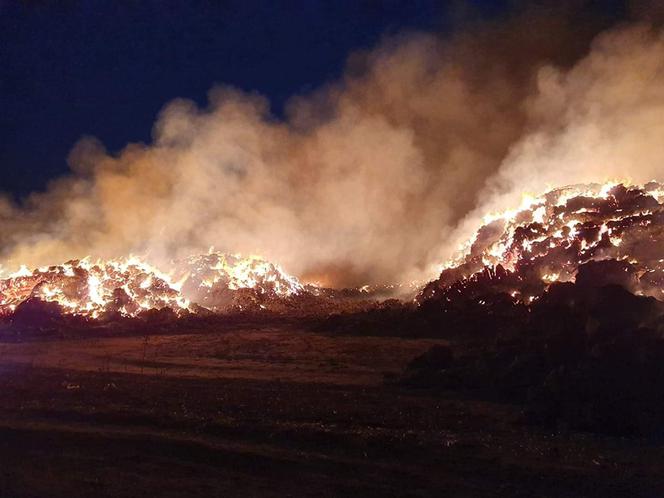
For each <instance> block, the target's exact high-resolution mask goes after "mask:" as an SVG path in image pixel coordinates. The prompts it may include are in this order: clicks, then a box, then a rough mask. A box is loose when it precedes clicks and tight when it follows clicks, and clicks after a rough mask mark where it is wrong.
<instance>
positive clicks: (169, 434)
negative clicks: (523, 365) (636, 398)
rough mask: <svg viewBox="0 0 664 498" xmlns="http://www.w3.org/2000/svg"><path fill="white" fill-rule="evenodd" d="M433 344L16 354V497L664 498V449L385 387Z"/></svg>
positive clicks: (51, 349) (282, 337)
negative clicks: (544, 426)
mask: <svg viewBox="0 0 664 498" xmlns="http://www.w3.org/2000/svg"><path fill="white" fill-rule="evenodd" d="M435 343H437V341H433V340H405V339H398V338H361V337H345V336H341V337H333V336H326V335H320V334H314V333H311V332H308V331H304V330H298V329H297V328H296V327H277V328H265V329H244V330H230V331H228V330H227V331H218V332H209V333H198V334H178V335H154V336H151V335H147V336H141V337H120V338H91V339H85V340H67V341H63V340H53V341H47V340H40V341H36V342H24V343H5V344H0V393H2V395H1V396H0V496H12V497H13V496H16V497H25V496H56V497H59V496H63V497H64V496H75V497H77V496H152V497H162V496H205V497H210V496H225V497H228V496H294V497H300V496H523V497H526V496H527V497H531V496H545V497H546V496H549V497H581V496H602V497H607V496H642V497H656V496H664V447H663V446H662V443H661V442H653V441H642V440H635V439H619V438H604V437H599V436H591V435H587V434H564V435H556V434H551V433H547V432H544V431H542V430H538V429H536V428H533V427H528V426H526V425H525V424H524V423H523V421H522V416H521V414H520V412H519V409H518V408H517V407H514V406H510V405H501V404H493V403H488V402H486V401H480V400H476V399H459V397H458V396H456V397H455V396H451V395H450V396H445V395H443V396H441V395H440V394H438V395H434V394H433V393H430V392H425V391H415V390H408V389H404V388H400V387H397V386H394V385H391V384H390V383H389V382H387V383H386V382H385V379H386V378H387V379H389V378H390V377H391V376H392V375H395V374H398V373H399V372H400V371H401V369H402V368H403V367H404V365H405V364H406V363H407V362H408V361H409V360H410V359H411V358H413V357H414V356H416V355H417V354H419V353H421V352H423V351H425V350H427V349H428V348H429V347H430V346H431V345H432V344H435Z"/></svg>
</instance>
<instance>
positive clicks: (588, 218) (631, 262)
mask: <svg viewBox="0 0 664 498" xmlns="http://www.w3.org/2000/svg"><path fill="white" fill-rule="evenodd" d="M485 222H486V224H485V225H484V226H483V227H482V228H480V229H479V230H478V232H477V233H476V235H475V237H474V239H473V240H472V241H471V242H470V243H469V244H468V245H467V248H466V251H465V254H464V255H463V256H462V257H460V258H458V259H457V260H455V261H453V262H451V263H449V264H448V265H446V269H444V270H443V271H442V273H441V275H440V277H439V278H438V279H437V280H435V281H434V282H431V283H430V284H429V285H427V286H426V287H425V288H424V290H423V291H422V292H421V293H420V295H419V297H418V300H419V301H420V302H423V301H426V300H430V299H435V300H446V301H451V300H453V299H455V298H456V297H458V296H464V297H465V298H479V299H481V298H482V296H484V295H486V294H497V293H504V294H506V295H509V296H510V297H511V298H512V300H513V301H514V302H519V303H524V304H530V303H532V302H533V301H534V300H536V299H539V298H540V297H541V296H542V295H543V293H544V292H545V291H546V290H547V289H548V288H549V287H550V286H551V284H553V283H555V282H575V281H576V282H577V283H579V284H581V285H596V286H601V285H606V284H619V285H621V286H623V287H625V288H626V289H628V290H629V291H631V292H633V293H635V294H640V295H648V296H653V297H656V298H659V299H661V298H662V297H664V285H662V284H664V259H662V249H664V186H662V185H660V184H659V183H656V182H650V183H648V184H646V185H645V186H642V187H630V186H625V185H622V184H611V183H609V184H605V185H580V186H572V187H565V188H560V189H556V190H553V191H551V192H549V193H547V194H545V195H543V196H542V197H539V198H531V199H527V200H526V201H524V204H523V205H522V207H521V208H520V209H517V210H514V211H510V212H507V213H503V214H500V215H496V216H489V217H486V218H485Z"/></svg>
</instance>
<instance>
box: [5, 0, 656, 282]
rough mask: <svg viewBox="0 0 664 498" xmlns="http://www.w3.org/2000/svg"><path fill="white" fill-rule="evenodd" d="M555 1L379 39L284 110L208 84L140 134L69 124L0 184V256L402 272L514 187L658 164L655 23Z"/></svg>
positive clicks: (371, 276)
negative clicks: (65, 145) (58, 166)
mask: <svg viewBox="0 0 664 498" xmlns="http://www.w3.org/2000/svg"><path fill="white" fill-rule="evenodd" d="M574 15H575V11H573V10H568V11H562V12H560V11H558V12H555V13H552V12H546V11H544V12H541V11H540V12H537V13H532V12H527V13H522V14H521V15H519V16H517V17H515V18H512V19H509V20H504V21H501V22H496V23H493V24H483V25H477V26H473V27H472V28H468V29H465V30H464V31H463V32H461V33H459V34H456V35H448V36H439V35H433V34H423V33H409V34H402V35H399V36H396V37H392V38H389V39H385V40H383V41H382V42H381V43H380V44H379V45H378V46H377V47H375V48H374V49H373V50H370V51H366V52H362V53H356V54H352V55H351V56H350V57H349V60H348V65H347V70H346V72H345V74H344V76H343V77H342V78H341V80H340V81H337V82H333V83H330V84H329V85H326V86H325V87H324V88H321V89H319V90H318V91H316V92H314V93H313V94H311V95H304V96H295V97H293V98H292V99H291V101H290V102H289V104H288V106H287V112H286V118H284V119H278V118H276V117H275V116H274V115H272V114H271V112H270V108H269V102H268V101H267V100H266V99H265V98H264V97H262V96H260V95H256V94H248V93H244V92H241V91H239V90H237V89H233V88H229V87H226V86H216V87H214V88H213V89H212V90H211V91H210V94H209V103H208V104H207V106H206V107H204V108H199V107H197V106H196V105H195V104H194V103H193V102H190V101H187V100H176V101H173V102H170V103H168V104H167V105H166V106H165V107H164V109H163V110H162V111H161V113H160V115H159V117H158V119H157V121H156V123H155V125H154V130H153V141H152V143H150V144H148V145H145V144H130V145H128V146H127V147H126V148H125V149H124V150H123V151H121V152H120V153H118V154H109V153H107V152H106V151H105V149H104V147H103V145H102V144H101V143H100V142H99V141H97V140H96V139H94V138H83V139H81V141H80V142H79V143H78V144H76V145H75V146H74V148H73V150H72V151H71V153H70V157H69V163H70V165H71V169H72V172H71V174H70V175H69V176H67V177H65V178H61V179H58V180H56V181H54V182H53V183H52V185H51V186H50V187H49V189H48V190H47V191H46V192H43V193H35V194H33V195H31V196H30V197H29V198H28V199H26V200H25V201H24V202H22V203H20V204H16V203H14V202H13V201H11V200H10V198H9V197H6V198H0V248H1V249H2V261H3V262H4V264H5V266H6V267H7V268H12V267H15V266H17V265H18V264H27V265H29V266H32V265H42V264H52V263H57V262H61V261H65V260H68V259H71V258H75V257H82V256H85V255H88V254H90V255H93V256H96V257H117V256H123V255H127V254H129V253H133V254H141V255H146V256H147V257H148V258H149V259H150V260H152V261H153V262H156V263H159V262H164V261H168V260H171V259H177V258H181V257H184V256H188V255H191V254H196V253H201V252H205V251H207V249H208V248H209V247H210V246H214V247H215V248H216V249H217V250H221V251H226V252H231V253H236V252H237V253H244V254H259V255H262V256H264V257H265V258H267V259H269V260H273V261H275V262H278V263H279V264H281V265H282V266H283V267H284V268H285V269H286V270H287V271H288V272H290V273H293V274H295V275H297V276H300V277H303V278H304V279H305V280H307V279H308V280H317V281H319V282H321V283H323V284H327V285H336V286H340V285H358V284H364V283H372V282H373V283H376V282H390V281H392V282H394V281H405V280H410V279H418V278H426V277H433V276H435V268H436V267H437V265H438V264H440V263H441V262H442V261H444V260H445V259H446V258H448V257H450V256H451V255H452V254H453V253H454V251H455V250H456V247H457V245H458V243H459V242H460V241H462V240H463V239H464V238H465V237H469V236H470V235H471V233H472V231H473V230H475V229H476V228H477V226H478V223H479V220H480V219H481V216H482V215H484V214H486V211H494V210H500V209H504V208H508V207H514V206H515V205H518V204H519V201H520V196H521V195H522V193H524V192H529V193H532V194H538V193H541V192H542V191H544V190H546V189H548V188H549V187H555V186H559V185H566V184H573V183H578V182H590V181H605V180H607V179H610V178H617V179H630V180H632V181H634V182H642V181H647V180H650V179H654V178H655V179H663V178H662V177H663V176H664V175H663V173H664V162H663V159H664V121H662V119H661V116H663V115H664V33H662V32H661V31H660V30H659V29H656V28H653V27H651V26H649V25H646V24H639V25H631V26H620V27H613V28H610V29H604V30H603V31H602V32H599V33H598V31H600V29H599V28H598V24H597V23H594V22H590V21H587V22H585V21H584V22H583V23H581V24H579V23H580V21H578V19H576V21H573V18H574ZM600 27H602V28H603V26H600Z"/></svg>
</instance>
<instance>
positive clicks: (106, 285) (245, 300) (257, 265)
mask: <svg viewBox="0 0 664 498" xmlns="http://www.w3.org/2000/svg"><path fill="white" fill-rule="evenodd" d="M303 290H304V287H303V286H302V285H301V284H300V283H299V282H298V281H297V279H295V278H294V277H291V276H290V275H287V274H286V273H284V271H283V270H281V268H279V267H278V266H276V265H274V264H272V263H269V262H267V261H264V260H262V259H260V258H258V257H249V258H241V257H239V256H233V255H225V254H220V253H216V252H210V253H208V254H206V255H202V256H195V257H191V258H188V259H186V260H184V261H179V262H175V263H173V265H172V267H171V268H169V271H168V272H163V271H161V270H160V269H158V268H156V267H155V266H152V265H150V264H148V263H146V262H145V261H142V260H141V259H139V258H136V257H131V258H128V259H122V260H107V261H101V260H100V261H96V262H93V261H91V260H89V259H83V260H74V261H69V262H67V263H64V264H61V265H55V266H48V267H43V268H39V269H35V270H28V269H27V268H25V267H22V268H21V269H20V270H19V271H18V272H16V273H14V274H12V275H9V276H8V277H7V278H5V279H3V280H0V314H2V315H9V314H11V313H13V312H14V311H15V310H16V309H17V307H18V306H20V305H21V303H25V302H27V301H29V300H39V301H41V302H47V303H56V304H57V305H58V306H60V307H61V311H62V312H63V313H67V314H72V315H80V316H85V317H91V318H103V317H107V316H110V317H112V316H130V317H134V316H138V315H139V314H141V313H142V312H144V311H147V310H154V309H157V310H159V309H164V308H169V309H171V310H172V311H174V312H176V313H177V314H182V313H186V312H189V311H195V310H198V309H201V308H207V309H209V310H211V311H222V310H228V309H230V308H232V307H236V308H239V309H242V308H244V307H247V306H250V305H255V306H259V307H261V308H265V307H266V304H265V303H268V302H269V301H274V300H279V299H285V298H288V297H290V296H293V295H296V294H298V293H301V292H303Z"/></svg>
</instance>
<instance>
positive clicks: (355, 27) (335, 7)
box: [0, 0, 508, 197]
mask: <svg viewBox="0 0 664 498" xmlns="http://www.w3.org/2000/svg"><path fill="white" fill-rule="evenodd" d="M507 3H508V2H491V1H481V2H480V1H476V2H471V3H470V4H471V5H470V6H468V5H466V7H465V8H464V9H461V10H462V11H463V14H461V15H460V9H458V8H455V9H450V8H449V7H446V6H448V5H450V4H453V2H437V1H434V0H403V1H402V0H388V1H375V0H350V1H320V0H292V1H287V2H275V1H273V0H269V1H247V0H233V1H224V2H212V1H194V0H189V1H186V2H172V1H165V0H161V1H143V2H138V1H131V2H130V1H92V0H89V1H64V0H63V1H58V2H12V1H3V0H0V137H2V138H1V140H0V167H1V168H2V170H3V176H2V178H3V180H2V183H1V184H0V190H2V191H5V192H11V193H13V194H15V195H16V196H18V197H20V196H23V195H25V194H26V193H28V192H30V191H33V190H35V189H43V188H44V187H45V185H46V183H47V182H48V180H49V179H52V178H54V177H57V176H59V175H61V174H63V173H65V172H66V171H67V165H66V156H67V153H68V151H69V150H70V149H71V147H72V145H73V144H74V143H75V142H76V141H77V140H78V139H79V138H80V137H81V136H83V135H92V136H96V137H98V138H99V139H100V140H101V141H102V142H103V143H104V144H105V145H106V146H107V147H108V148H109V149H110V150H111V151H117V150H119V149H121V148H122V147H123V146H124V145H126V144H127V143H128V142H137V141H143V142H148V141H149V140H150V133H151V128H152V124H153V122H154V120H155V117H156V115H157V113H158V112H159V110H160V109H161V108H162V106H163V105H164V104H165V103H167V102H168V101H169V100H171V99H173V98H175V97H185V98H190V99H193V100H195V101H196V102H198V103H199V104H201V105H204V104H205V100H206V94H207V91H208V90H209V89H210V88H211V86H213V85H214V84H215V83H224V84H230V85H233V86H236V87H239V88H241V89H243V90H248V91H257V92H260V93H261V94H264V95H266V96H267V97H268V98H269V99H270V101H271V103H272V110H273V112H274V113H275V114H276V115H277V116H278V115H279V114H280V111H281V109H282V106H283V104H284V102H285V101H286V100H287V99H288V97H290V96H292V95H294V94H301V93H307V92H308V91H311V90H313V89H315V88H316V87H318V86H319V85H320V84H322V83H324V82H326V81H330V80H333V79H335V78H338V77H339V76H340V75H341V73H342V72H343V68H344V64H345V60H346V58H347V56H348V54H349V53H350V52H352V51H353V50H355V49H361V48H369V47H371V46H373V45H375V44H376V43H377V42H378V41H380V39H381V37H383V36H385V35H389V34H391V33H396V32H400V31H403V30H428V31H442V32H445V31H448V30H451V29H455V28H456V26H455V24H456V23H458V22H459V21H458V19H460V18H461V17H463V16H464V15H465V16H466V19H468V16H470V18H473V19H476V18H491V17H493V16H500V15H503V14H504V13H505V11H506V10H507V8H506V7H505V5H506V4H507ZM469 12H470V14H468V13H469Z"/></svg>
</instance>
